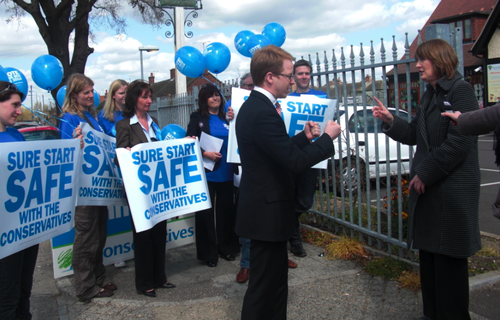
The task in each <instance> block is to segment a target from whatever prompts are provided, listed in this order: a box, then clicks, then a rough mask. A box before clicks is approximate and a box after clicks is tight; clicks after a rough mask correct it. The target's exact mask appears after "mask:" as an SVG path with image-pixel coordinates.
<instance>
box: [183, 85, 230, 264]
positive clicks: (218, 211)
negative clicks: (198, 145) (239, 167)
mask: <svg viewBox="0 0 500 320" xmlns="http://www.w3.org/2000/svg"><path fill="white" fill-rule="evenodd" d="M198 105H199V108H198V110H196V111H195V112H193V113H192V114H191V119H190V121H189V124H188V129H187V132H186V135H187V136H196V137H198V138H200V137H201V133H202V132H205V133H206V134H209V135H212V136H214V137H217V138H220V139H222V140H223V141H224V143H223V145H222V149H221V150H220V152H219V151H207V150H201V151H202V156H203V157H204V158H208V159H210V160H212V161H215V166H214V169H213V170H212V171H211V172H207V182H208V190H209V192H210V200H211V202H212V207H211V208H210V209H206V210H203V211H198V212H196V214H195V226H196V253H197V257H198V260H202V261H206V263H207V265H208V266H209V267H215V266H217V261H218V256H219V255H220V256H221V257H222V258H223V259H225V260H227V261H233V260H234V255H235V254H237V253H238V252H239V251H240V249H239V243H238V237H237V236H236V233H235V232H234V226H235V221H236V211H235V207H234V199H233V165H232V164H230V163H227V161H226V160H227V142H228V135H229V124H228V122H227V120H226V114H225V113H224V104H223V102H222V98H221V96H220V93H219V91H218V90H217V87H216V86H215V85H213V84H211V83H208V84H205V85H203V87H202V88H201V89H200V93H199V95H198ZM214 208H215V215H214Z"/></svg>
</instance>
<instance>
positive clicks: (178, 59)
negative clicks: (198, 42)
mask: <svg viewBox="0 0 500 320" xmlns="http://www.w3.org/2000/svg"><path fill="white" fill-rule="evenodd" d="M174 60H175V67H176V68H177V70H179V72H180V73H182V74H183V75H185V76H186V77H191V78H198V77H201V76H202V75H203V73H204V72H205V58H204V57H203V54H201V52H200V51H199V50H198V49H196V48H193V47H190V46H184V47H182V48H180V49H179V50H177V52H176V53H175V58H174Z"/></svg>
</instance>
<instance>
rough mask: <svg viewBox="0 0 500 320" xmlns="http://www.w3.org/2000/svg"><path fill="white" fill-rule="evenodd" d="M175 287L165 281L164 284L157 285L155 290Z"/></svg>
mask: <svg viewBox="0 0 500 320" xmlns="http://www.w3.org/2000/svg"><path fill="white" fill-rule="evenodd" d="M176 287H177V286H176V285H175V284H173V283H170V282H168V281H167V282H165V283H164V284H161V285H159V286H158V287H157V288H159V289H162V288H164V289H173V288H176Z"/></svg>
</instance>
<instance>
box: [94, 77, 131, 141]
mask: <svg viewBox="0 0 500 320" xmlns="http://www.w3.org/2000/svg"><path fill="white" fill-rule="evenodd" d="M127 86H128V83H127V82H126V81H125V80H121V79H118V80H115V81H113V82H112V83H111V85H110V86H109V90H108V96H107V97H106V102H105V103H104V108H103V109H102V110H101V112H99V115H98V116H97V120H98V121H99V125H100V126H101V128H102V129H103V130H104V132H105V133H106V134H107V135H108V136H113V137H114V136H116V130H113V127H114V126H115V123H116V122H117V121H119V120H121V119H123V113H122V110H123V107H124V106H125V94H126V92H127Z"/></svg>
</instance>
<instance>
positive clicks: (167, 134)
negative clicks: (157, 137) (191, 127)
mask: <svg viewBox="0 0 500 320" xmlns="http://www.w3.org/2000/svg"><path fill="white" fill-rule="evenodd" d="M185 136H186V130H185V129H184V128H183V127H181V126H180V125H178V124H174V123H171V124H168V125H166V126H165V127H163V129H162V130H161V139H162V140H174V139H181V138H184V137H185Z"/></svg>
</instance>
